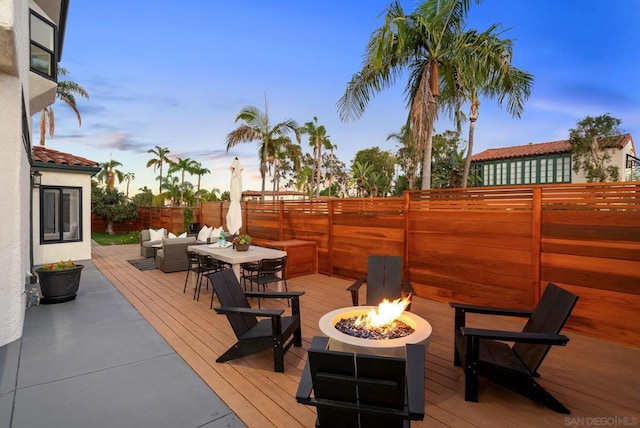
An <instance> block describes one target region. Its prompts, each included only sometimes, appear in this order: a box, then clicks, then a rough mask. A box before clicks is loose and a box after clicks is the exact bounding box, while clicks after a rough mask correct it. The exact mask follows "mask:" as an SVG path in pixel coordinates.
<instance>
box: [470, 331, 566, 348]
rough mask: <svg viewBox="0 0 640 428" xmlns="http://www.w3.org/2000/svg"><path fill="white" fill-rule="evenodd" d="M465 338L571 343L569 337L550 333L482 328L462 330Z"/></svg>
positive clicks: (553, 343)
mask: <svg viewBox="0 0 640 428" xmlns="http://www.w3.org/2000/svg"><path fill="white" fill-rule="evenodd" d="M460 333H461V334H462V335H463V336H473V337H476V338H479V339H492V340H506V341H509V342H523V343H540V344H547V345H560V346H564V345H566V344H567V342H568V341H569V338H568V337H567V336H564V335H562V334H550V333H529V332H522V331H503V330H486V329H481V328H468V327H462V328H460Z"/></svg>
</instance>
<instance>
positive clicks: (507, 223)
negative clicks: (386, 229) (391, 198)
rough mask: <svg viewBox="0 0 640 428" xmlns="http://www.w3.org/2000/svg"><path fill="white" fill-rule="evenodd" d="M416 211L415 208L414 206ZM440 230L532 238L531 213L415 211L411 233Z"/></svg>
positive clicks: (411, 219) (490, 236)
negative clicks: (454, 213)
mask: <svg viewBox="0 0 640 428" xmlns="http://www.w3.org/2000/svg"><path fill="white" fill-rule="evenodd" d="M410 209H411V210H412V209H413V205H412V206H411V207H410ZM423 230H437V231H442V232H451V233H459V234H477V235H480V236H486V237H487V238H488V239H491V238H492V237H495V236H496V235H498V236H501V235H514V236H531V213H530V212H499V213H498V212H495V213H484V212H483V213H475V212H469V211H464V212H461V213H459V214H456V215H452V214H451V213H450V212H438V211H420V212H413V211H411V216H410V229H409V231H410V233H413V232H418V231H423Z"/></svg>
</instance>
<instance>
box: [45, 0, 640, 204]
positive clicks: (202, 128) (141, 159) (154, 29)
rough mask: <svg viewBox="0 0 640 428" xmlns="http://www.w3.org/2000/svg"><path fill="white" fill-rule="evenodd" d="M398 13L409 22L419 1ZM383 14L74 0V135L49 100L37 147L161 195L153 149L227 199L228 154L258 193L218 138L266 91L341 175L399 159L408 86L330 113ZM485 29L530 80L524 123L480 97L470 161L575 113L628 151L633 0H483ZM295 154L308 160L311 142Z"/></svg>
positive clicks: (634, 76) (69, 56) (345, 6)
mask: <svg viewBox="0 0 640 428" xmlns="http://www.w3.org/2000/svg"><path fill="white" fill-rule="evenodd" d="M401 3H402V5H403V7H404V8H405V11H406V12H407V13H408V12H410V11H412V10H413V9H414V8H415V5H416V4H417V2H415V1H402V2H401ZM388 4H389V2H388V1H386V0H385V1H381V0H325V1H319V2H312V1H302V0H300V1H295V0H289V1H285V0H270V1H257V0H247V1H243V2H222V1H211V0H189V1H187V2H175V1H174V0H171V1H170V0H155V1H153V2H151V1H131V0H111V1H109V2H94V1H80V0H75V1H71V2H70V6H69V15H68V21H67V28H66V37H65V42H64V51H63V58H62V62H61V65H62V66H64V67H66V68H67V69H68V70H69V72H70V74H69V75H68V76H66V77H64V79H69V80H73V81H75V82H77V83H79V84H80V85H82V86H83V87H84V88H85V89H87V91H88V92H89V94H90V96H91V98H90V99H89V100H84V99H80V100H79V101H78V107H79V109H80V112H81V114H82V127H78V124H77V121H76V119H75V116H74V115H73V113H72V112H71V110H70V109H69V108H68V107H66V106H65V105H64V104H62V103H60V102H57V103H56V104H55V105H54V110H55V114H56V132H55V136H54V138H52V139H51V138H47V142H46V145H47V146H48V147H50V148H52V149H55V150H60V151H63V152H68V153H72V154H75V155H78V156H83V157H86V158H88V159H91V160H94V161H97V162H104V161H107V160H109V158H110V157H112V158H113V159H115V160H117V161H119V162H121V163H122V164H123V166H122V167H121V168H120V169H121V170H122V171H123V172H133V173H134V174H135V177H136V178H135V181H133V182H132V183H131V187H130V194H135V193H137V192H138V189H139V188H141V187H143V186H148V187H149V188H151V189H152V190H154V192H156V193H157V188H158V184H157V181H155V179H154V178H155V176H156V175H157V174H156V173H154V172H153V169H152V168H146V167H145V165H146V163H147V161H148V160H149V159H150V158H151V155H150V154H148V153H147V150H149V149H151V148H153V147H154V146H156V145H158V146H161V147H168V148H169V149H170V151H171V153H170V157H178V156H179V157H183V158H184V157H189V158H192V159H194V160H197V161H199V162H201V163H202V164H203V166H205V167H206V168H209V169H210V170H211V172H212V173H211V174H210V175H207V176H204V177H203V180H202V186H203V187H204V188H206V189H208V190H211V189H214V188H215V189H219V190H220V191H225V190H229V179H230V172H229V169H228V167H229V165H230V164H231V162H232V160H233V158H234V157H235V156H238V158H239V159H240V161H241V162H242V164H243V165H244V168H245V170H244V177H243V179H244V188H245V189H251V190H259V188H260V178H259V170H258V160H257V143H247V144H242V145H239V146H236V147H235V148H233V149H232V150H231V151H230V152H229V153H226V145H225V137H226V135H227V134H228V133H229V132H230V131H232V130H233V129H235V128H236V127H237V126H238V125H239V123H235V122H234V119H235V116H236V115H237V113H238V112H239V111H240V109H242V108H243V107H244V106H247V105H255V106H257V107H259V108H260V109H263V110H264V103H265V95H266V98H267V101H268V109H269V115H270V117H271V121H272V123H277V122H280V121H283V120H285V119H294V120H296V121H297V122H298V123H299V124H301V125H302V124H304V123H305V122H308V121H311V120H312V119H313V117H314V116H317V117H318V121H319V123H320V124H323V125H325V127H326V128H327V132H328V134H329V135H330V137H331V141H332V143H333V144H335V145H337V147H338V149H337V151H336V155H337V156H338V158H339V159H340V160H342V161H343V162H344V163H345V164H346V165H347V166H349V165H350V164H351V161H352V159H353V157H354V156H355V154H356V152H358V151H359V150H362V149H365V148H369V147H373V146H378V147H379V148H381V149H382V150H389V151H391V152H395V151H396V150H397V146H396V143H394V142H387V141H386V137H387V135H389V134H390V133H392V132H398V131H399V130H400V127H401V126H402V124H403V123H404V122H405V119H406V109H405V107H406V102H405V98H404V94H403V90H404V87H405V84H406V79H399V80H398V81H397V83H396V84H395V85H394V86H393V87H392V88H390V89H387V90H385V91H383V92H381V93H379V94H378V95H376V97H375V98H374V99H373V100H372V101H371V102H370V103H369V105H368V107H367V109H366V111H365V113H364V115H363V116H362V117H361V118H360V119H359V120H357V121H355V122H347V123H343V122H341V121H340V118H339V116H338V113H337V109H336V102H337V101H338V99H339V98H340V97H341V96H342V94H343V93H344V90H345V88H346V84H347V82H348V81H349V80H350V78H351V76H352V75H353V74H354V73H356V72H358V71H359V70H360V67H361V60H362V55H363V53H364V49H365V46H366V43H367V41H368V40H369V36H370V35H371V33H372V32H373V31H374V30H375V29H377V28H379V27H380V25H381V22H382V18H381V17H380V13H381V12H382V11H383V10H384V8H385V7H386V6H387V5H388ZM492 23H500V24H502V28H503V30H506V31H505V33H504V34H503V35H502V37H503V38H511V39H515V45H514V60H513V63H514V65H515V66H517V67H519V68H521V69H523V70H525V71H527V72H529V73H531V74H533V75H534V77H535V82H534V86H533V91H532V95H531V97H530V99H529V100H528V102H527V103H526V105H525V111H524V113H523V115H522V117H521V118H520V119H515V118H512V117H511V116H509V114H508V113H507V112H506V111H505V110H504V109H500V108H498V107H497V106H496V105H495V103H494V102H493V101H491V100H485V101H483V102H482V104H481V106H480V116H479V118H478V122H477V125H476V133H475V144H474V153H478V152H480V151H483V150H485V149H487V148H491V147H507V146H514V145H522V144H527V143H529V142H534V143H538V142H546V141H555V140H561V139H566V138H568V131H569V129H571V128H574V127H575V126H576V124H577V122H578V121H580V120H581V119H583V118H584V117H585V116H587V115H590V116H598V115H601V114H605V113H609V114H611V115H612V116H614V117H617V118H619V119H621V120H622V125H621V130H622V131H623V132H628V133H631V134H632V136H633V137H634V138H635V139H636V145H638V144H639V143H638V141H640V132H638V131H640V123H639V122H638V118H640V79H639V78H638V73H639V70H640V55H638V48H637V47H638V46H639V45H640V35H639V32H638V31H637V28H636V27H637V25H638V23H640V0H553V1H551V0H517V1H514V0H485V1H484V2H483V3H482V4H480V5H476V4H474V5H473V6H472V8H471V11H470V13H469V19H468V22H467V28H468V29H477V30H484V29H486V28H487V27H488V26H489V25H490V24H492ZM37 123H38V122H37V115H36V116H35V117H34V124H35V125H36V126H37ZM448 129H453V124H452V123H451V121H450V120H448V119H447V118H445V117H441V119H440V120H439V121H438V123H437V125H436V132H443V131H445V130H448ZM35 131H36V133H37V129H35ZM466 133H467V130H466V129H465V130H464V131H463V135H466ZM37 141H38V140H37V136H35V137H34V143H35V144H37ZM302 145H303V148H304V150H306V151H308V152H311V148H310V147H308V144H307V142H306V140H303V143H302ZM189 180H190V181H191V182H192V183H194V184H195V183H196V178H195V177H193V178H190V179H189ZM119 187H120V189H121V190H123V191H124V189H125V187H124V184H121V185H120V186H119ZM268 187H269V185H268Z"/></svg>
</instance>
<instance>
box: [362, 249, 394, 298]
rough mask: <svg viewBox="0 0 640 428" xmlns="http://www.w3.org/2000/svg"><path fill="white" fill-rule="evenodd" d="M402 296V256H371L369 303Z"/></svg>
mask: <svg viewBox="0 0 640 428" xmlns="http://www.w3.org/2000/svg"><path fill="white" fill-rule="evenodd" d="M401 297H402V258H401V257H399V256H369V261H368V267H367V305H373V306H377V305H378V304H379V303H380V302H382V300H384V299H389V300H395V299H399V298H401Z"/></svg>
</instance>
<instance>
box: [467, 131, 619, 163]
mask: <svg viewBox="0 0 640 428" xmlns="http://www.w3.org/2000/svg"><path fill="white" fill-rule="evenodd" d="M630 141H631V135H629V134H624V135H620V137H619V139H618V141H617V145H618V146H619V147H620V148H622V147H624V146H625V145H627V144H628V143H629V142H630ZM569 152H571V144H569V140H560V141H551V142H548V143H537V144H526V145H524V146H513V147H502V148H499V149H487V150H485V151H484V152H480V153H478V154H475V155H473V156H471V160H472V161H474V162H479V161H487V160H497V159H514V158H523V157H531V156H542V155H552V154H559V153H569Z"/></svg>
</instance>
